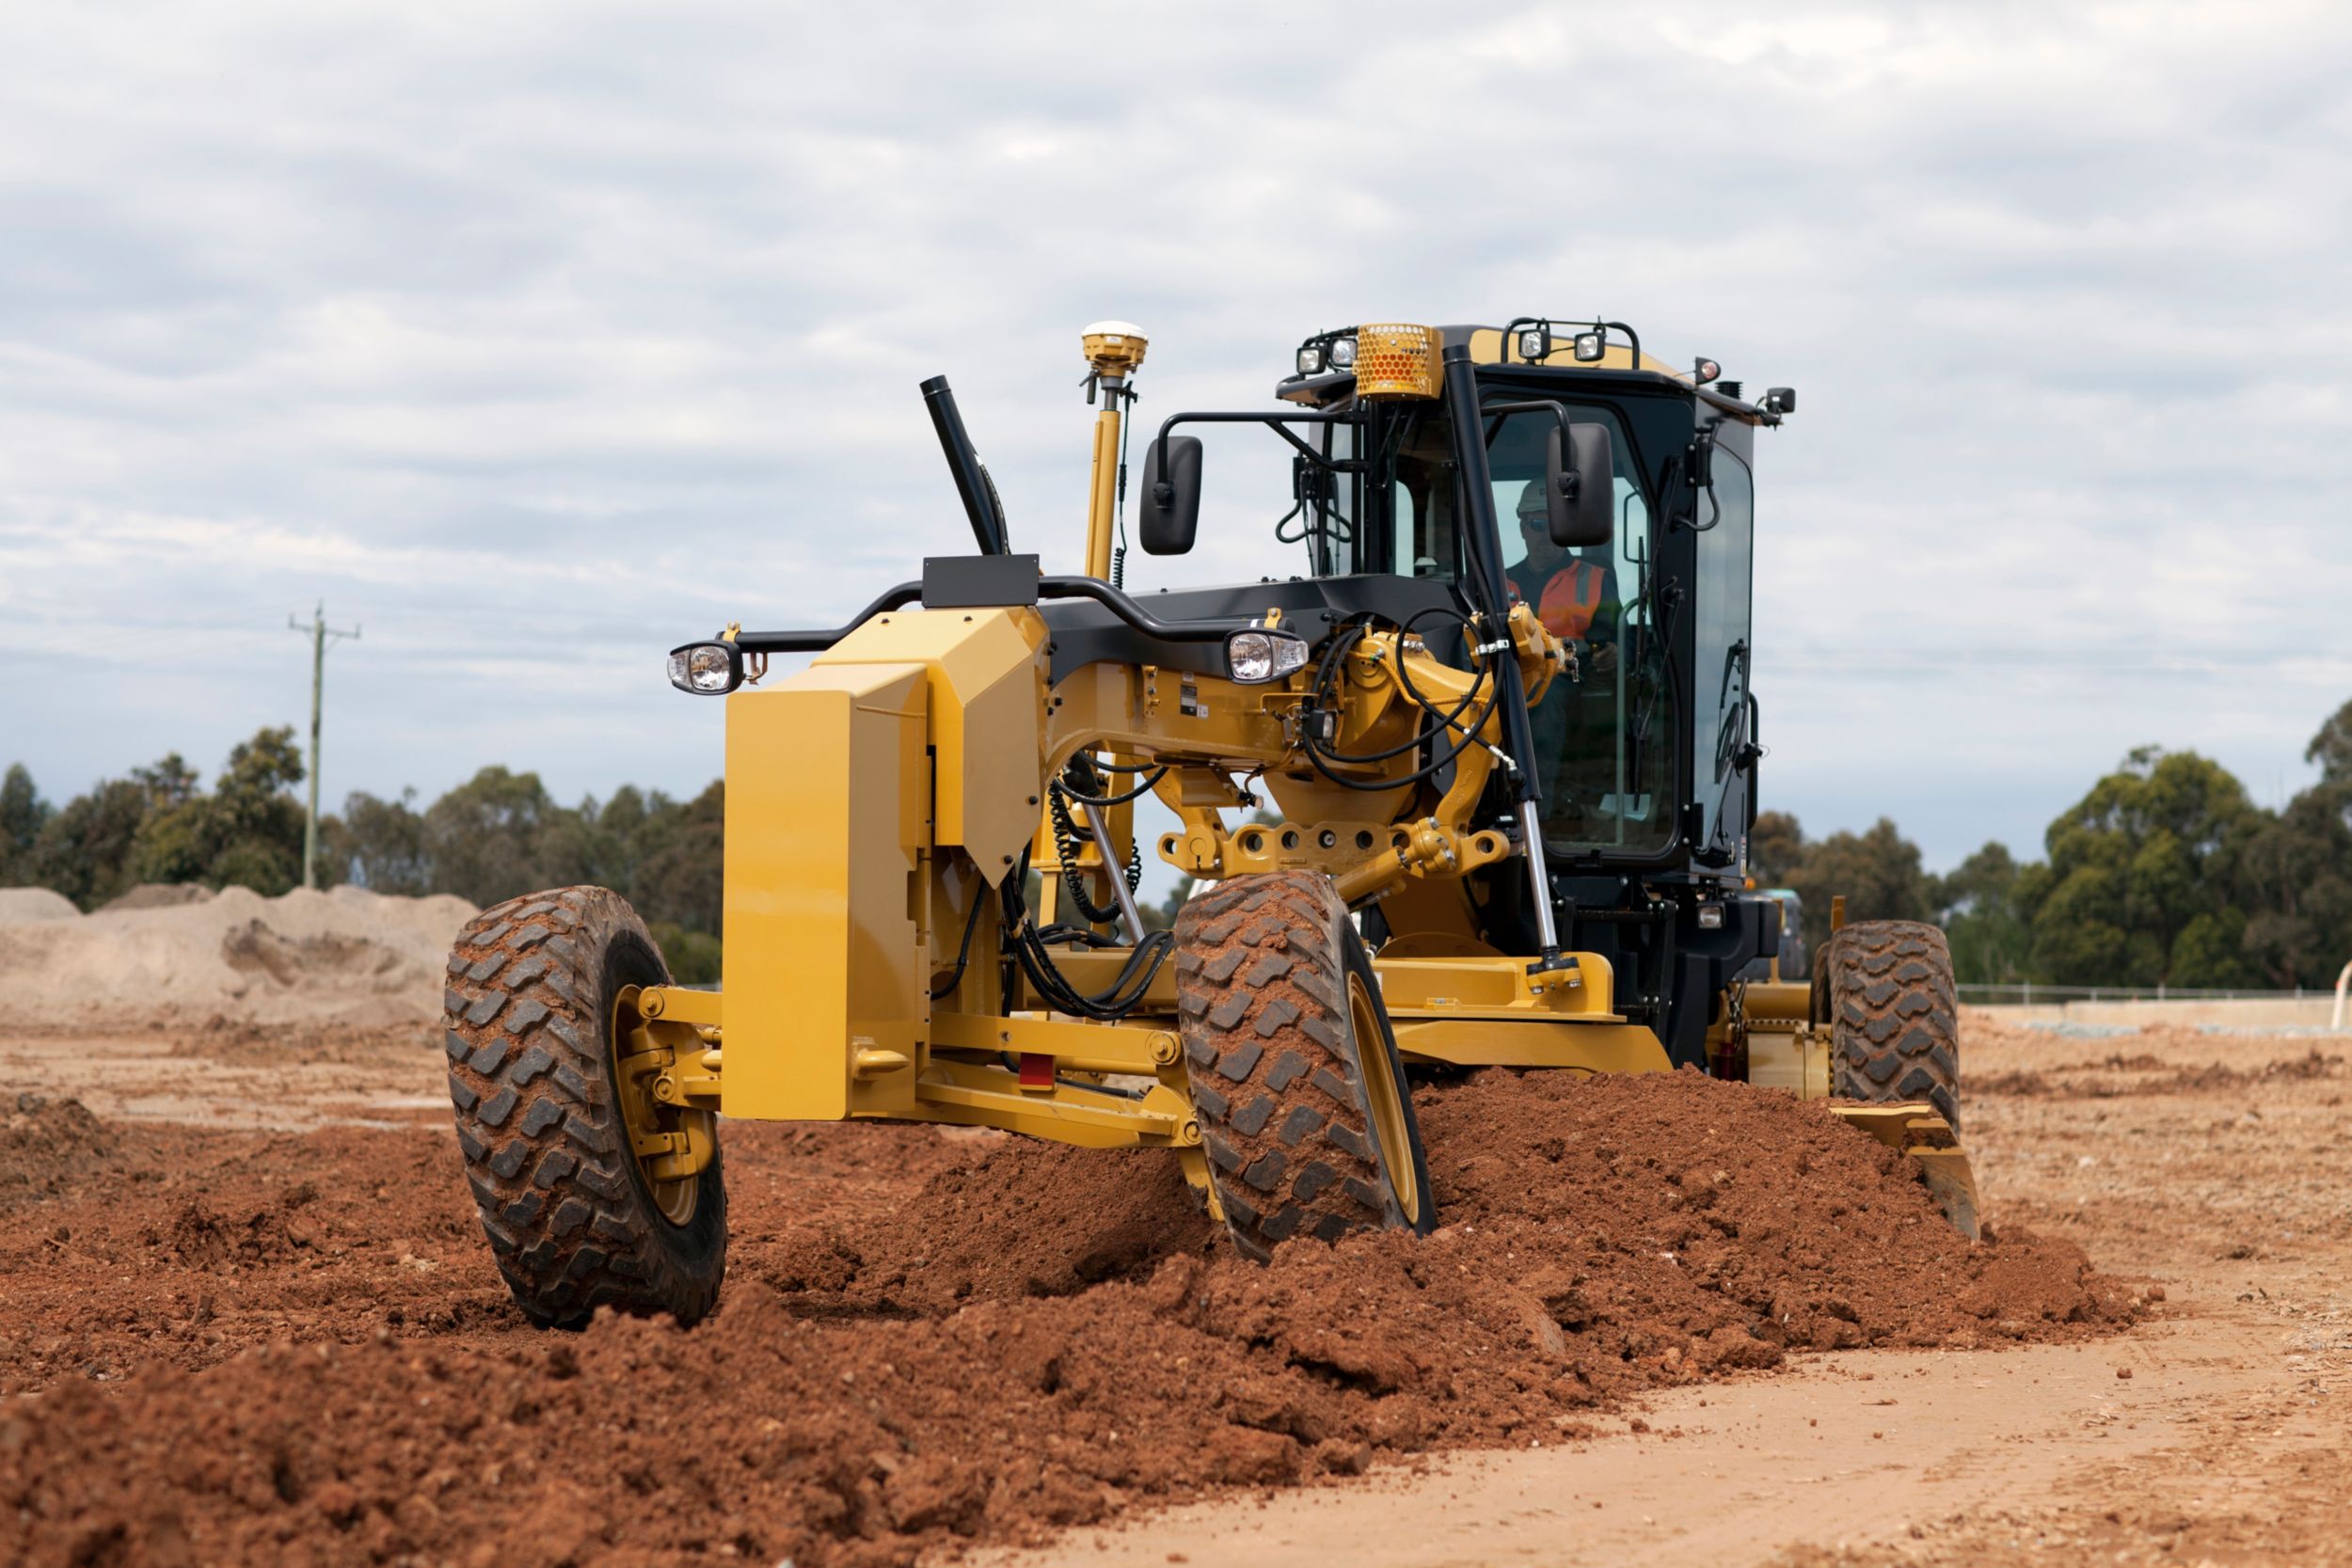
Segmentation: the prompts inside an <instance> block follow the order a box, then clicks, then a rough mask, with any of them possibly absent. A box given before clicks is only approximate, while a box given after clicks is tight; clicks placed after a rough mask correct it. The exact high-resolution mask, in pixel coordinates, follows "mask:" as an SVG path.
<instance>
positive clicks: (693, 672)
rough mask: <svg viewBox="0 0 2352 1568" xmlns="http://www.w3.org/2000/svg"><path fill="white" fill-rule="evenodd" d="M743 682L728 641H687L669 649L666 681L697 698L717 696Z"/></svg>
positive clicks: (734, 654)
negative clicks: (668, 671)
mask: <svg viewBox="0 0 2352 1568" xmlns="http://www.w3.org/2000/svg"><path fill="white" fill-rule="evenodd" d="M742 681H743V670H742V666H741V665H740V664H739V663H738V662H737V659H736V646H735V644H734V643H732V642H689V643H687V644H686V645H685V646H684V647H682V648H673V649H671V650H670V684H671V685H672V686H675V687H676V688H677V689H679V690H680V691H691V692H692V693H693V694H694V695H695V696H697V697H717V696H721V695H723V694H724V693H726V692H729V691H732V690H734V689H736V688H737V687H738V686H739V685H741V684H742Z"/></svg>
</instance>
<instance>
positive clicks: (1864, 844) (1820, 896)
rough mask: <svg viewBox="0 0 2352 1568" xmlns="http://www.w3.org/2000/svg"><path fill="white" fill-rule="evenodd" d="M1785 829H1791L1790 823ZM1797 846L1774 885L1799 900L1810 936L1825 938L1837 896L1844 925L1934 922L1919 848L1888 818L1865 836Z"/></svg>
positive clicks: (1846, 835)
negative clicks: (1843, 911) (1796, 852)
mask: <svg viewBox="0 0 2352 1568" xmlns="http://www.w3.org/2000/svg"><path fill="white" fill-rule="evenodd" d="M1758 820H1759V822H1760V821H1761V818H1759V819H1758ZM1789 826H1790V827H1791V829H1793V828H1794V827H1795V823H1794V821H1793V820H1791V822H1790V824H1789ZM1751 844H1753V840H1751ZM1751 852H1753V851H1751ZM1758 880H1759V882H1760V881H1761V879H1758ZM1775 885H1777V886H1783V887H1788V888H1789V889H1791V890H1793V891H1794V892H1795V893H1796V895H1797V896H1798V897H1799V898H1800V899H1801V900H1803V902H1804V911H1805V920H1806V924H1807V927H1808V928H1809V929H1810V930H1811V931H1813V932H1815V933H1819V934H1820V936H1822V937H1826V935H1827V934H1828V931H1829V911H1830V900H1831V899H1832V898H1834V897H1836V896H1837V895H1841V894H1842V895H1844V896H1845V900H1846V918H1847V919H1848V920H1928V919H1931V918H1932V917H1933V911H1931V910H1930V909H1929V907H1928V875H1927V873H1926V871H1924V870H1923V869H1921V867H1920V863H1919V847H1918V846H1917V845H1915V844H1914V843H1912V842H1911V840H1909V839H1907V838H1905V837H1903V835H1902V831H1901V830H1900V829H1899V828H1897V827H1896V826H1895V823H1894V819H1893V818H1891V817H1885V816H1882V817H1880V818H1879V819H1878V820H1877V821H1876V822H1875V823H1872V824H1871V826H1870V828H1869V829H1868V831H1867V832H1859V833H1854V832H1843V831H1840V832H1834V833H1832V834H1830V835H1829V837H1827V838H1824V839H1820V840H1817V841H1816V842H1814V843H1811V844H1804V845H1803V852H1802V853H1801V854H1800V855H1799V856H1798V857H1797V860H1796V863H1794V864H1793V865H1790V866H1788V867H1786V868H1785V869H1783V871H1782V876H1781V880H1780V881H1779V882H1777V883H1776V884H1775Z"/></svg>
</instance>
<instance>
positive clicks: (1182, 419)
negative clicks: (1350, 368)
mask: <svg viewBox="0 0 2352 1568" xmlns="http://www.w3.org/2000/svg"><path fill="white" fill-rule="evenodd" d="M1363 422H1364V420H1363V416H1362V415H1361V414H1359V413H1358V412H1356V411H1354V410H1352V409H1350V410H1334V411H1333V412H1330V413H1300V414H1239V413H1232V414H1229V413H1214V414H1170V415H1169V416H1168V418H1167V419H1165V420H1161V421H1160V431H1159V434H1158V435H1157V436H1153V437H1152V441H1153V443H1154V444H1155V445H1156V446H1157V447H1158V449H1159V454H1160V472H1162V473H1166V472H1168V436H1169V434H1170V433H1171V432H1173V431H1174V430H1175V428H1176V427H1177V426H1178V425H1180V424H1262V425H1263V426H1265V427H1266V428H1267V429H1268V430H1271V431H1272V432H1274V434H1275V435H1277V436H1280V437H1281V438H1282V439H1283V440H1285V441H1288V442H1289V443H1290V444H1291V445H1292V446H1294V447H1295V448H1297V449H1298V451H1299V453H1300V455H1302V456H1304V457H1306V458H1308V459H1309V460H1311V462H1313V463H1314V464H1315V466H1316V467H1323V468H1328V469H1330V470H1331V471H1332V472H1333V473H1339V474H1352V473H1363V472H1366V471H1367V470H1368V468H1369V467H1370V465H1369V464H1368V463H1367V461H1366V460H1365V459H1363V458H1360V457H1351V458H1349V459H1347V460H1346V461H1345V462H1342V463H1334V462H1333V461H1331V459H1329V458H1327V457H1326V456H1324V455H1323V453H1321V452H1319V451H1315V449H1314V448H1312V447H1311V446H1309V445H1308V444H1307V443H1306V442H1304V441H1302V440H1300V439H1299V438H1298V437H1297V436H1294V435H1292V434H1291V433H1290V432H1289V431H1288V430H1286V429H1284V428H1283V427H1284V426H1285V425H1294V424H1305V425H1328V424H1361V423H1363Z"/></svg>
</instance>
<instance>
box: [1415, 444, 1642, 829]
mask: <svg viewBox="0 0 2352 1568" xmlns="http://www.w3.org/2000/svg"><path fill="white" fill-rule="evenodd" d="M1660 412H1661V414H1666V415H1669V416H1670V417H1680V418H1686V419H1687V417H1688V416H1687V412H1685V411H1684V410H1682V409H1681V408H1680V407H1679V405H1676V404H1661V405H1660ZM1568 414H1569V418H1571V419H1572V420H1577V421H1578V422H1580V423H1583V422H1591V423H1595V424H1599V425H1603V426H1605V427H1606V428H1607V429H1608V431H1609V435H1610V440H1611V444H1612V447H1613V451H1614V455H1615V464H1616V472H1615V475H1614V476H1613V477H1614V490H1615V499H1616V508H1617V528H1616V536H1615V538H1614V540H1613V542H1612V543H1611V544H1609V545H1605V546H1593V547H1591V548H1585V549H1563V548H1561V547H1560V546H1555V545H1553V544H1552V543H1551V540H1550V536H1549V533H1548V532H1547V531H1546V529H1545V526H1544V515H1543V487H1542V480H1543V474H1544V449H1545V437H1546V435H1547V434H1548V433H1549V431H1550V430H1551V429H1553V428H1554V421H1553V420H1552V418H1551V416H1550V415H1549V414H1513V415H1510V416H1508V417H1506V418H1505V419H1504V420H1502V424H1501V426H1500V428H1499V429H1497V430H1496V432H1495V434H1494V437H1493V440H1492V443H1491V445H1490V447H1489V449H1488V454H1487V462H1488V465H1489V467H1490V469H1491V471H1492V474H1493V482H1494V503H1495V515H1496V518H1497V520H1498V522H1499V523H1500V525H1501V530H1502V561H1503V568H1504V575H1505V577H1506V578H1508V580H1509V586H1510V592H1511V596H1512V598H1513V599H1514V600H1515V601H1518V602H1524V603H1527V604H1531V605H1534V607H1535V611H1536V614H1537V615H1538V616H1539V617H1540V618H1541V619H1542V621H1543V623H1544V625H1545V626H1547V627H1549V629H1550V630H1551V632H1552V633H1553V635H1555V636H1558V637H1562V638H1565V639H1566V640H1567V641H1568V642H1569V644H1570V645H1571V647H1573V648H1574V649H1575V651H1576V655H1577V675H1576V678H1573V679H1570V678H1567V677H1565V676H1564V677H1561V678H1558V679H1555V680H1554V681H1553V682H1552V683H1551V686H1550V689H1549V690H1547V691H1546V692H1545V693H1544V695H1543V698H1542V700H1541V701H1539V702H1538V703H1536V704H1535V705H1534V708H1533V709H1532V710H1531V711H1530V714H1529V718H1530V720H1531V721H1532V727H1533V729H1534V740H1535V752H1536V773H1537V779H1538V782H1539V783H1540V784H1541V786H1542V790H1543V811H1542V821H1543V826H1544V837H1545V840H1546V841H1547V842H1548V843H1550V844H1554V845H1559V846H1562V847H1567V848H1570V849H1579V850H1593V849H1600V850H1607V851H1612V852H1616V853H1631V854H1651V853H1656V852H1657V851H1660V850H1661V849H1663V848H1665V847H1666V846H1667V845H1668V844H1669V843H1670V842H1671V841H1672V839H1673V836H1674V831H1675V829H1674V795H1675V789H1674V776H1675V775H1674V765H1675V755H1674V745H1673V736H1674V734H1675V724H1674V717H1673V714H1672V712H1671V711H1670V709H1669V706H1668V704H1669V702H1670V701H1671V688H1670V686H1669V683H1668V681H1667V677H1666V658H1667V648H1666V639H1665V637H1664V636H1662V635H1661V629H1662V628H1661V627H1660V626H1657V625H1656V624H1655V622H1654V615H1653V606H1652V603H1651V594H1650V586H1651V583H1650V574H1651V572H1652V570H1653V557H1652V549H1653V540H1652V531H1651V526H1650V523H1651V518H1650V510H1649V506H1648V503H1647V502H1646V501H1645V499H1644V498H1643V491H1642V486H1641V483H1640V482H1639V480H1638V479H1637V477H1636V475H1637V473H1638V472H1639V465H1640V464H1641V463H1642V461H1643V449H1642V446H1641V445H1640V444H1638V443H1637V442H1636V441H1635V440H1634V439H1632V438H1631V437H1630V436H1629V434H1628V431H1627V429H1626V425H1625V422H1624V420H1621V419H1620V418H1619V417H1618V414H1617V412H1616V411H1615V410H1614V409H1613V408H1611V407H1607V406H1602V405H1595V404H1569V405H1568ZM1435 426H1436V421H1430V422H1429V424H1427V425H1424V426H1422V428H1421V429H1420V430H1418V431H1416V432H1415V434H1414V438H1413V439H1412V440H1411V441H1409V442H1408V443H1407V444H1406V447H1405V448H1404V449H1403V450H1402V451H1400V452H1399V458H1398V463H1397V469H1396V483H1395V489H1394V496H1395V501H1394V506H1395V522H1396V526H1395V530H1394V533H1393V538H1394V539H1395V542H1396V560H1395V562H1394V563H1393V565H1392V566H1391V567H1390V569H1391V570H1393V571H1396V572H1398V573H1400V574H1403V575H1406V576H1414V577H1440V578H1454V577H1455V576H1457V573H1458V556H1459V550H1460V543H1459V539H1458V537H1457V535H1456V532H1455V529H1454V466H1453V454H1452V452H1451V451H1449V450H1448V448H1447V446H1446V442H1445V437H1444V432H1443V431H1442V429H1438V428H1435ZM1653 444H1656V443H1653Z"/></svg>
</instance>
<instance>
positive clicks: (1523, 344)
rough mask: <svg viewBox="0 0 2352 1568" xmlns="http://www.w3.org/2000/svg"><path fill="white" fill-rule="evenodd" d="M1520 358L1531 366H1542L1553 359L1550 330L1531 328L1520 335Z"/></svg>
mask: <svg viewBox="0 0 2352 1568" xmlns="http://www.w3.org/2000/svg"><path fill="white" fill-rule="evenodd" d="M1519 357H1520V358H1522V359H1524V360H1526V361H1527V362H1528V363H1529V364H1531V365H1534V364H1540V363H1541V362H1542V361H1544V360H1546V359H1549V358H1550V357H1551V332H1550V330H1549V328H1546V327H1541V326H1531V327H1529V328H1527V329H1526V330H1525V331H1523V332H1521V333H1520V334H1519Z"/></svg>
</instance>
